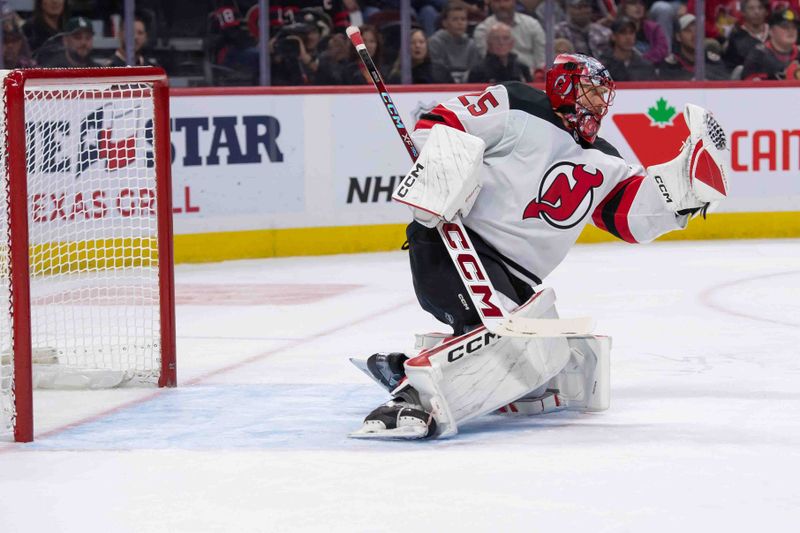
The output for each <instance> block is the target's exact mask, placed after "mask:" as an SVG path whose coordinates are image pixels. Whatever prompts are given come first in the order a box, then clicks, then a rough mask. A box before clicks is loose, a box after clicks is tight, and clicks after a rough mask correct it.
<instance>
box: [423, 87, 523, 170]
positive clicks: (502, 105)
mask: <svg viewBox="0 0 800 533" xmlns="http://www.w3.org/2000/svg"><path fill="white" fill-rule="evenodd" d="M508 115H509V98H508V91H507V90H506V88H505V87H504V86H502V85H494V86H491V87H488V88H487V89H486V90H485V91H483V92H475V93H467V94H463V95H461V96H458V97H455V98H452V99H450V100H447V101H445V102H443V103H441V104H439V105H437V106H436V107H434V108H433V109H431V110H430V111H428V112H427V113H423V114H422V115H421V116H420V119H419V121H418V122H417V124H416V126H415V127H414V132H413V133H412V134H411V137H412V138H413V139H414V143H415V144H416V145H417V148H418V149H420V150H421V149H422V147H423V145H424V144H425V141H427V139H428V135H429V134H430V130H431V128H433V126H435V125H437V124H442V125H445V126H448V127H451V128H456V129H458V130H461V131H463V132H466V133H469V134H471V135H475V136H476V137H480V138H481V139H483V141H484V142H485V143H486V151H485V154H487V155H488V154H491V153H492V152H493V151H494V150H495V149H496V148H497V147H498V145H499V144H500V141H502V140H503V137H504V135H505V132H506V124H507V121H508Z"/></svg>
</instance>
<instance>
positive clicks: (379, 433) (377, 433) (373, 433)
mask: <svg viewBox="0 0 800 533" xmlns="http://www.w3.org/2000/svg"><path fill="white" fill-rule="evenodd" d="M427 433H428V428H426V427H422V426H403V427H399V428H395V429H375V428H368V427H362V428H361V429H359V430H357V431H353V432H352V433H350V434H349V435H348V437H350V438H351V439H374V440H417V439H424V438H425V435H426V434H427Z"/></svg>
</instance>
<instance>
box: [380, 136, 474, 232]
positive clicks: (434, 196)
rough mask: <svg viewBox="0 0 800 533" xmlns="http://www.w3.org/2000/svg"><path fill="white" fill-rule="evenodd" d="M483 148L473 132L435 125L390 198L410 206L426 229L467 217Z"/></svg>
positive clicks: (415, 217)
mask: <svg viewBox="0 0 800 533" xmlns="http://www.w3.org/2000/svg"><path fill="white" fill-rule="evenodd" d="M485 149H486V143H485V142H484V141H483V140H482V139H480V138H478V137H476V136H474V135H470V134H469V133H464V132H463V131H459V130H456V129H453V128H449V127H447V126H442V125H438V124H437V125H435V126H434V127H433V128H432V129H431V133H430V136H429V137H428V140H427V142H426V143H425V146H424V147H423V148H422V151H421V152H420V155H419V159H417V161H416V162H415V163H414V167H413V168H412V169H411V171H410V172H409V173H408V174H407V175H406V177H405V178H403V181H401V182H400V185H399V186H398V187H397V189H395V191H394V194H393V195H392V199H394V200H395V201H397V202H400V203H404V204H406V205H408V206H410V207H411V210H412V212H413V215H414V219H415V220H417V222H419V223H420V224H422V225H424V226H427V227H429V228H433V227H436V224H437V223H439V221H440V220H446V221H448V222H451V221H452V220H453V219H454V218H455V217H456V216H457V215H461V216H467V214H469V211H470V209H472V205H473V204H474V203H475V199H476V198H477V197H478V193H479V192H480V190H481V183H480V177H479V173H480V168H481V164H482V163H483V152H484V150H485Z"/></svg>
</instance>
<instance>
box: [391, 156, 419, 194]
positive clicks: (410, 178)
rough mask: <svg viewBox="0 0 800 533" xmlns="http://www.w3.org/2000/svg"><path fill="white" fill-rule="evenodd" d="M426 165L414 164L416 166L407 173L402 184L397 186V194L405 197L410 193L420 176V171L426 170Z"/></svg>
mask: <svg viewBox="0 0 800 533" xmlns="http://www.w3.org/2000/svg"><path fill="white" fill-rule="evenodd" d="M424 169H425V167H424V166H422V165H421V164H419V163H416V164H415V165H414V168H412V169H411V172H409V173H408V175H406V177H405V178H404V179H403V181H401V182H400V186H399V187H398V188H397V192H395V193H394V194H395V196H398V197H400V198H405V197H406V195H407V194H408V190H409V189H410V188H411V187H412V186H413V185H414V184H415V183H416V182H417V178H419V173H420V171H421V170H424Z"/></svg>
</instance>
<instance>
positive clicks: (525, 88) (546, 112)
mask: <svg viewBox="0 0 800 533" xmlns="http://www.w3.org/2000/svg"><path fill="white" fill-rule="evenodd" d="M500 85H502V86H503V87H505V88H506V92H507V93H508V107H509V109H518V110H520V111H524V112H526V113H528V114H529V115H533V116H535V117H539V118H541V119H542V120H547V121H550V122H552V121H553V120H555V119H556V116H555V113H554V112H553V108H552V106H551V105H550V99H549V98H547V95H546V94H545V93H544V91H541V90H539V89H535V88H533V87H531V86H530V85H528V84H527V83H523V82H521V81H507V82H503V83H501V84H500Z"/></svg>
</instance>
